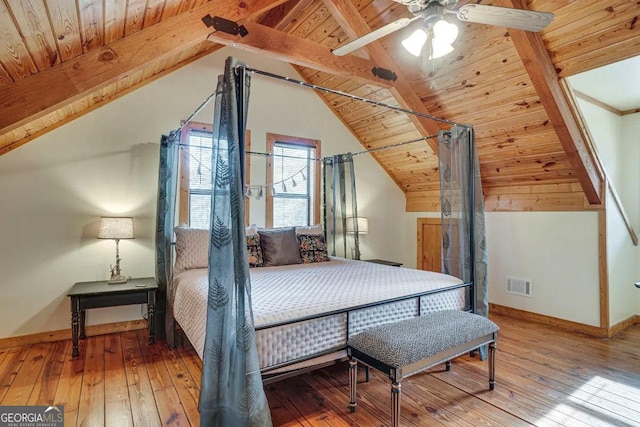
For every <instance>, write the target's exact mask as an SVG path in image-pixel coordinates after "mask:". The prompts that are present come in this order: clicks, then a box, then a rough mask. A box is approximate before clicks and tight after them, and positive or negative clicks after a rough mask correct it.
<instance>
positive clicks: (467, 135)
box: [438, 125, 489, 359]
mask: <svg viewBox="0 0 640 427" xmlns="http://www.w3.org/2000/svg"><path fill="white" fill-rule="evenodd" d="M438 157H439V162H440V195H441V200H440V204H441V213H442V268H443V269H442V271H443V272H445V273H447V274H451V275H452V276H456V277H458V278H460V279H462V280H464V281H465V282H470V281H475V295H474V298H473V303H474V304H473V305H474V311H475V312H476V313H477V314H480V315H483V316H488V315H489V305H488V289H487V287H488V285H487V240H486V232H485V221H484V197H483V195H482V182H481V180H480V163H479V161H478V154H477V152H476V144H475V136H474V133H473V128H472V127H470V126H458V125H456V126H454V127H453V128H451V130H450V131H441V132H439V134H438ZM470 195H473V198H470V197H469V196H470ZM471 199H473V200H471ZM480 357H481V359H484V358H485V357H486V348H482V349H481V351H480Z"/></svg>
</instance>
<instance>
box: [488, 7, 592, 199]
mask: <svg viewBox="0 0 640 427" xmlns="http://www.w3.org/2000/svg"><path fill="white" fill-rule="evenodd" d="M496 3H497V5H498V6H504V7H511V8H517V9H528V7H527V2H526V1H525V0H497V1H496ZM509 34H510V35H511V40H512V41H513V44H514V45H515V47H516V50H517V51H518V55H520V59H521V60H522V63H523V65H524V67H525V69H526V70H527V73H528V74H529V77H530V78H531V81H532V82H533V86H534V87H535V88H536V92H537V93H538V96H539V97H540V101H541V102H542V105H543V106H544V109H545V110H546V112H547V115H548V116H549V120H550V121H551V124H552V125H553V127H554V129H555V131H556V134H557V135H558V139H559V140H560V143H561V144H562V147H563V148H564V151H565V152H566V153H567V156H568V157H569V161H570V162H571V165H572V166H573V169H574V171H575V173H576V176H577V178H578V180H579V181H580V184H581V185H582V189H583V190H584V193H585V195H586V196H587V200H589V203H591V204H600V203H602V200H603V198H602V191H603V177H602V176H601V175H600V173H599V169H597V166H596V161H595V159H594V155H593V153H592V152H591V150H590V149H589V147H588V145H587V143H585V141H584V139H583V138H582V134H581V132H580V127H579V125H578V123H577V122H576V119H575V117H574V115H573V113H572V111H571V107H570V106H569V103H568V102H567V99H566V98H565V96H564V93H563V92H562V88H561V87H560V83H559V81H558V74H557V73H556V69H555V66H554V65H553V62H552V61H551V58H550V56H549V52H548V51H547V48H546V47H545V45H544V42H543V41H542V37H541V36H540V34H539V33H532V32H529V31H522V30H515V29H512V28H510V29H509Z"/></svg>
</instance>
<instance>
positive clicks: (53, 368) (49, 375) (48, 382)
mask: <svg viewBox="0 0 640 427" xmlns="http://www.w3.org/2000/svg"><path fill="white" fill-rule="evenodd" d="M67 344H68V341H58V342H55V343H53V344H52V346H51V347H52V351H51V352H49V353H48V354H47V358H46V359H45V362H44V364H43V366H42V369H41V370H40V374H39V375H38V378H37V379H36V384H35V386H34V387H33V390H32V391H31V396H29V401H28V402H27V405H47V406H49V405H55V404H57V402H56V401H55V398H56V391H57V390H58V383H59V382H60V378H61V375H62V367H63V365H64V360H65V358H66V355H67ZM68 350H69V352H70V351H71V348H68Z"/></svg>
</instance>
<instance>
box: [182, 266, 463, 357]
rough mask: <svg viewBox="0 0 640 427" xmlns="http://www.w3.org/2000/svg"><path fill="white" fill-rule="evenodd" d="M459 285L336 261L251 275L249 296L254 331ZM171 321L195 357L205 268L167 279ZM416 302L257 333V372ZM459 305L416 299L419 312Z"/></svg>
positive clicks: (395, 316)
mask: <svg viewBox="0 0 640 427" xmlns="http://www.w3.org/2000/svg"><path fill="white" fill-rule="evenodd" d="M459 283H462V282H461V280H459V279H457V278H455V277H453V276H448V275H445V274H441V273H435V272H429V271H422V270H414V269H408V268H398V267H390V266H386V265H380V264H373V263H368V262H362V261H353V260H347V259H343V258H331V261H328V262H319V263H312V264H295V265H286V266H278V267H258V268H252V269H251V296H252V304H253V314H254V322H255V326H256V328H259V327H260V326H267V325H272V324H274V323H278V322H284V321H287V322H289V321H295V320H297V319H301V318H304V317H306V316H313V315H319V314H323V313H331V312H334V311H339V310H340V311H342V310H348V309H353V308H357V307H359V306H362V305H365V304H370V303H374V302H379V301H385V300H391V299H394V298H399V297H403V296H408V295H413V294H418V293H423V292H426V291H429V290H434V289H441V288H445V287H448V286H452V285H456V284H459ZM174 287H175V298H174V317H175V319H176V320H177V321H178V323H179V324H180V326H181V327H182V329H183V330H184V332H185V334H186V335H187V337H188V338H189V341H191V343H192V344H193V346H194V347H195V349H196V351H197V352H198V354H199V355H200V357H202V354H203V348H204V335H205V333H204V331H205V323H206V306H207V304H206V301H207V293H208V281H207V270H206V269H197V270H187V271H184V272H182V273H180V274H178V275H177V276H176V277H175V279H174ZM417 307H418V302H417V299H413V300H409V301H402V302H395V303H391V304H385V305H382V306H378V307H373V308H367V309H363V310H358V311H356V312H353V313H352V314H353V315H350V319H349V323H350V324H349V331H347V324H346V322H347V319H346V315H345V314H334V315H331V316H327V317H323V318H320V319H314V320H308V321H305V322H299V323H296V324H293V325H285V326H278V327H273V328H268V329H264V330H260V331H258V333H257V344H258V354H259V357H260V365H261V367H262V368H264V367H268V366H275V365H278V364H282V363H285V362H288V361H292V360H296V359H299V358H303V357H306V356H308V355H311V354H315V353H318V352H322V351H326V350H328V349H331V348H335V347H336V346H340V345H343V344H344V343H345V342H346V339H347V335H349V334H353V333H356V332H358V331H359V330H361V329H364V328H365V327H370V326H373V325H374V324H380V323H385V322H389V321H396V320H399V319H401V318H407V317H412V316H415V315H416V314H417ZM462 307H464V291H463V290H462V289H458V290H455V291H449V292H446V293H443V294H436V295H433V296H429V297H423V300H422V303H421V311H422V312H425V311H429V310H436V309H445V308H462Z"/></svg>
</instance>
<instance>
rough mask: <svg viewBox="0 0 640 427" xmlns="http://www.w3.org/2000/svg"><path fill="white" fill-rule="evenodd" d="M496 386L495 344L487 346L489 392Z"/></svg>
mask: <svg viewBox="0 0 640 427" xmlns="http://www.w3.org/2000/svg"><path fill="white" fill-rule="evenodd" d="M495 385H496V343H495V341H494V342H492V343H490V344H489V390H493V389H494V388H495Z"/></svg>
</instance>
